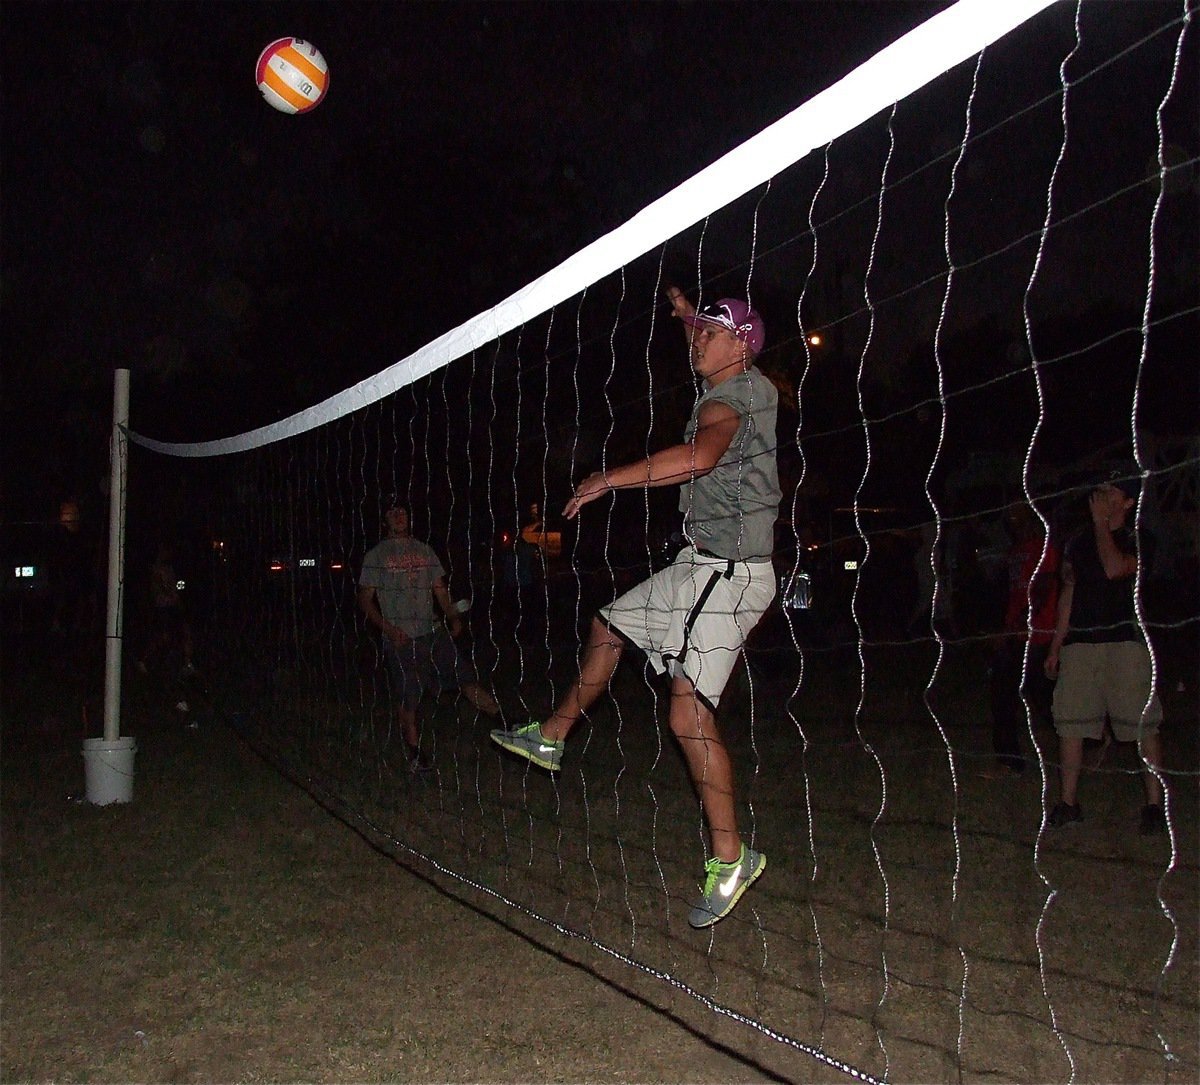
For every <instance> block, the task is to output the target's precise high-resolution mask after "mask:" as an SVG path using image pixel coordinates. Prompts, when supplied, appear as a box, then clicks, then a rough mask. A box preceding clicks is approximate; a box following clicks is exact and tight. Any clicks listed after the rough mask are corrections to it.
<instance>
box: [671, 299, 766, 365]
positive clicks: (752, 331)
mask: <svg viewBox="0 0 1200 1085" xmlns="http://www.w3.org/2000/svg"><path fill="white" fill-rule="evenodd" d="M683 322H684V323H685V324H687V325H688V326H689V327H691V328H698V327H699V326H700V325H701V324H715V325H716V326H717V327H718V328H724V329H725V330H726V331H727V332H733V334H734V335H735V336H737V338H738V339H740V340H741V341H742V342H743V343H745V344H746V346H748V347H749V348H750V353H751V354H758V352H759V351H761V350H762V347H763V342H764V340H765V339H766V338H767V329H766V327H765V326H764V325H763V319H762V317H761V316H759V315H758V313H756V312H755V311H754V310H753V309H751V308H750V306H749V305H747V304H746V303H745V302H744V301H742V300H740V299H739V298H722V299H721V300H720V301H716V302H713V304H712V305H706V306H705V307H704V308H703V309H701V310H700V311H699V312H697V313H695V314H694V315H692V316H685V317H684V318H683Z"/></svg>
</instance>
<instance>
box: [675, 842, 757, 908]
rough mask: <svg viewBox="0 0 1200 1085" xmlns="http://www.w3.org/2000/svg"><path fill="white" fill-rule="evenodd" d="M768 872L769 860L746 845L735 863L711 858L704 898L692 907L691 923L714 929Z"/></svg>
mask: <svg viewBox="0 0 1200 1085" xmlns="http://www.w3.org/2000/svg"><path fill="white" fill-rule="evenodd" d="M766 869H767V857H766V856H765V855H763V854H762V853H761V852H757V851H754V850H753V849H752V848H748V847H746V845H745V844H743V845H742V854H741V856H740V857H739V858H738V859H737V861H736V862H733V863H723V862H721V860H720V859H717V858H715V857H714V858H712V859H709V861H708V862H707V863H705V865H704V884H703V885H702V886H700V899H699V900H697V901H696V903H695V904H693V905H692V910H691V912H689V913H688V922H689V923H690V924H691V925H692V926H693V927H695V928H697V929H700V928H701V927H711V926H712V925H713V924H714V923H716V922H717V921H718V920H721V919H724V918H725V917H726V916H727V915H728V914H729V913H730V912H732V911H733V906H734V905H735V904H737V902H738V901H739V900H740V899H741V896H742V894H743V893H744V892H745V891H746V890H747V889H749V888H750V886H752V885H753V884H754V882H755V881H756V880H757V878H758V876H759V875H760V874H761V873H762V872H763V871H764V870H766Z"/></svg>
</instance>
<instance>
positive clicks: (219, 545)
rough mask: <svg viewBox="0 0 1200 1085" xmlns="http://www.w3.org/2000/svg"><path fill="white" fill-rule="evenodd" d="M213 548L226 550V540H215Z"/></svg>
mask: <svg viewBox="0 0 1200 1085" xmlns="http://www.w3.org/2000/svg"><path fill="white" fill-rule="evenodd" d="M212 548H213V549H214V550H224V549H225V540H224V539H213V542H212Z"/></svg>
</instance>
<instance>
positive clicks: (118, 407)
mask: <svg viewBox="0 0 1200 1085" xmlns="http://www.w3.org/2000/svg"><path fill="white" fill-rule="evenodd" d="M113 377H114V381H113V426H112V439H111V442H110V445H109V456H110V476H109V490H108V613H107V616H106V619H105V624H104V635H105V641H104V741H105V742H116V740H117V739H118V738H119V737H120V734H121V646H122V640H123V629H124V621H123V617H124V611H125V591H124V589H125V486H126V483H127V481H128V477H129V438H128V437H127V436H126V428H127V427H128V425H129V370H128V369H118V370H116V372H115V373H114V374H113Z"/></svg>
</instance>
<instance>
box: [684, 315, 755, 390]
mask: <svg viewBox="0 0 1200 1085" xmlns="http://www.w3.org/2000/svg"><path fill="white" fill-rule="evenodd" d="M745 365H746V344H745V343H743V342H742V341H741V340H740V339H739V338H738V337H737V336H736V335H734V334H733V332H731V331H729V330H728V329H727V328H722V327H720V325H717V324H698V325H697V326H696V327H694V328H693V329H692V369H693V370H694V371H695V373H696V375H697V376H698V377H703V378H704V379H705V380H707V381H711V380H713V379H716V380H718V381H719V380H723V379H724V378H725V377H728V376H731V375H732V374H734V373H740V372H741V371H742V370H743V369H744V368H745Z"/></svg>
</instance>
